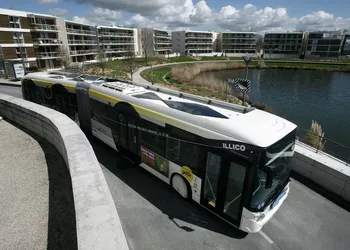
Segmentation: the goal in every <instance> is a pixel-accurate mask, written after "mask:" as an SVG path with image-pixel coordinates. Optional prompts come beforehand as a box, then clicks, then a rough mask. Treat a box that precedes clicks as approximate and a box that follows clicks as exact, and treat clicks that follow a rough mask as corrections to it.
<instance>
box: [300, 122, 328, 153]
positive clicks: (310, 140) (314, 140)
mask: <svg viewBox="0 0 350 250" xmlns="http://www.w3.org/2000/svg"><path fill="white" fill-rule="evenodd" d="M323 139H324V132H323V131H322V128H321V125H320V124H318V123H317V122H316V121H312V123H311V128H310V129H309V131H308V132H307V133H306V135H305V141H306V143H307V144H309V145H311V146H312V147H314V148H317V149H319V150H323V148H324V145H325V143H326V142H324V141H323Z"/></svg>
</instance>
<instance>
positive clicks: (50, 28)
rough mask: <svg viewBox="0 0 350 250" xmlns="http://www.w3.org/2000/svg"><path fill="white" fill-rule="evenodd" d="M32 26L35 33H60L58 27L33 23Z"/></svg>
mask: <svg viewBox="0 0 350 250" xmlns="http://www.w3.org/2000/svg"><path fill="white" fill-rule="evenodd" d="M31 25H32V30H35V31H52V32H58V30H57V26H56V25H49V24H39V23H31Z"/></svg>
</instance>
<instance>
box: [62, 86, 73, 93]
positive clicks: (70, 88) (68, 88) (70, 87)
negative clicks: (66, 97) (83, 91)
mask: <svg viewBox="0 0 350 250" xmlns="http://www.w3.org/2000/svg"><path fill="white" fill-rule="evenodd" d="M62 85H63V86H64V87H65V88H66V89H67V90H68V91H69V90H70V91H72V92H75V86H74V85H68V84H62Z"/></svg>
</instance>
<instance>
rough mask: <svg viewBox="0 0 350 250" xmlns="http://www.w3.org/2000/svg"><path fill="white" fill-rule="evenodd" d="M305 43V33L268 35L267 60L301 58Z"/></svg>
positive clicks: (265, 52)
mask: <svg viewBox="0 0 350 250" xmlns="http://www.w3.org/2000/svg"><path fill="white" fill-rule="evenodd" d="M303 41H304V33H303V32H285V33H282V32H280V33H266V34H265V36H264V57H265V58H299V57H300V55H301V53H302V46H303Z"/></svg>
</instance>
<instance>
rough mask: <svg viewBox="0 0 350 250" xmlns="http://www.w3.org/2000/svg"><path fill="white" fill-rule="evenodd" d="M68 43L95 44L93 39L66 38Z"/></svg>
mask: <svg viewBox="0 0 350 250" xmlns="http://www.w3.org/2000/svg"><path fill="white" fill-rule="evenodd" d="M68 43H69V44H95V45H96V44H97V41H95V40H68Z"/></svg>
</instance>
